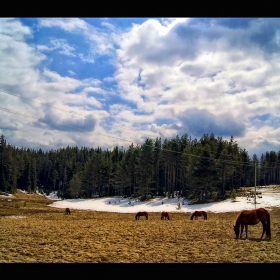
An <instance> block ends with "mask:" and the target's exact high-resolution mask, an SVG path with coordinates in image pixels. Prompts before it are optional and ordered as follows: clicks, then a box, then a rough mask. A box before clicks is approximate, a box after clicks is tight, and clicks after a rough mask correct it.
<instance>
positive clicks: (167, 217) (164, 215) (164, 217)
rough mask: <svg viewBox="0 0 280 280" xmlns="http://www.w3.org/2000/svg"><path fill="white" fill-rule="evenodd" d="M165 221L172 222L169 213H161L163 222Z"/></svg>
mask: <svg viewBox="0 0 280 280" xmlns="http://www.w3.org/2000/svg"><path fill="white" fill-rule="evenodd" d="M163 219H165V220H166V219H167V220H170V218H169V214H168V212H165V211H163V212H161V220H163Z"/></svg>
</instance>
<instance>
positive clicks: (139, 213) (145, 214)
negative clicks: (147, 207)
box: [135, 212, 148, 220]
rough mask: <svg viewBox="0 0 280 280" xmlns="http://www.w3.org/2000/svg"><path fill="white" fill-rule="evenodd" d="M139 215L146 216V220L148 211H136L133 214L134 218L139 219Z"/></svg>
mask: <svg viewBox="0 0 280 280" xmlns="http://www.w3.org/2000/svg"><path fill="white" fill-rule="evenodd" d="M140 216H145V217H146V220H148V213H147V212H138V213H137V214H136V215H135V220H139V219H140Z"/></svg>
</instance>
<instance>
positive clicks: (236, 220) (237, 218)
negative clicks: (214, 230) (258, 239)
mask: <svg viewBox="0 0 280 280" xmlns="http://www.w3.org/2000/svg"><path fill="white" fill-rule="evenodd" d="M241 213H242V212H241ZM241 213H239V214H238V216H237V217H236V219H235V222H234V226H236V223H237V222H238V220H239V218H240V215H241Z"/></svg>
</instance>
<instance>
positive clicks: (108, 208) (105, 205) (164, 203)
mask: <svg viewBox="0 0 280 280" xmlns="http://www.w3.org/2000/svg"><path fill="white" fill-rule="evenodd" d="M251 189H253V190H254V188H251ZM257 192H261V193H262V194H261V196H262V198H259V197H258V195H257V204H256V208H260V207H263V208H266V209H270V208H271V207H280V187H276V186H267V187H261V188H259V187H257ZM48 198H50V199H53V200H57V199H58V198H57V196H56V195H55V194H54V193H51V194H50V195H49V196H48ZM249 199H250V200H247V198H246V197H237V199H236V201H235V202H232V201H231V199H227V200H224V201H221V202H214V203H208V204H195V205H188V201H185V202H184V205H182V202H183V201H182V199H180V200H178V198H174V199H168V198H162V197H156V198H154V199H152V200H151V201H148V202H140V201H135V200H134V199H133V200H131V201H129V199H128V198H126V199H122V198H121V197H110V198H109V197H107V198H93V199H65V200H59V201H54V203H52V204H50V205H49V206H50V207H56V208H66V207H68V208H70V209H80V210H92V211H104V212H117V213H135V212H138V211H147V212H162V211H167V212H182V213H183V212H194V211H196V210H204V211H208V212H214V213H222V212H239V211H241V210H247V209H248V210H250V209H255V204H254V198H249ZM129 202H130V204H129ZM179 203H180V206H181V208H180V209H178V204H179Z"/></svg>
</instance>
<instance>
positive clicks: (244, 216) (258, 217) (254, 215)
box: [233, 208, 271, 239]
mask: <svg viewBox="0 0 280 280" xmlns="http://www.w3.org/2000/svg"><path fill="white" fill-rule="evenodd" d="M259 222H261V223H262V226H263V232H262V236H261V238H260V239H262V238H263V235H264V233H265V234H266V238H269V239H271V231H270V213H269V212H268V211H267V210H265V209H264V208H258V209H255V210H243V211H242V212H241V213H240V214H239V215H238V216H237V218H236V220H235V224H234V225H233V229H234V232H235V234H236V238H238V235H239V228H240V226H241V232H240V236H239V238H241V236H242V233H243V229H244V226H245V232H246V237H245V239H246V238H247V231H248V225H251V226H254V225H256V224H258V223H259Z"/></svg>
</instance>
